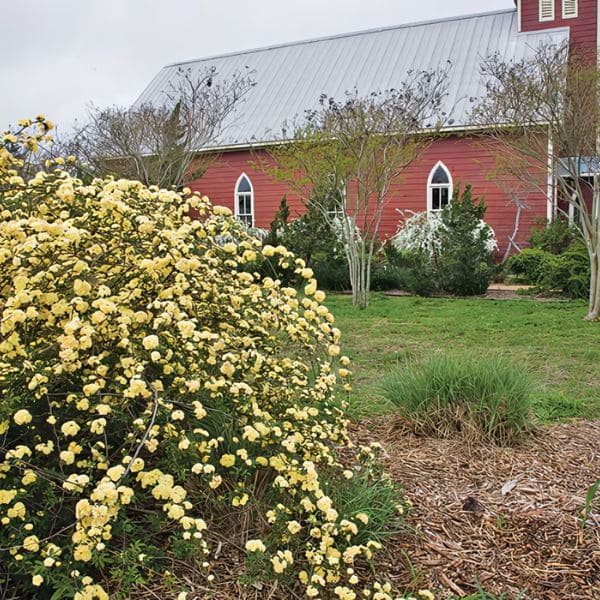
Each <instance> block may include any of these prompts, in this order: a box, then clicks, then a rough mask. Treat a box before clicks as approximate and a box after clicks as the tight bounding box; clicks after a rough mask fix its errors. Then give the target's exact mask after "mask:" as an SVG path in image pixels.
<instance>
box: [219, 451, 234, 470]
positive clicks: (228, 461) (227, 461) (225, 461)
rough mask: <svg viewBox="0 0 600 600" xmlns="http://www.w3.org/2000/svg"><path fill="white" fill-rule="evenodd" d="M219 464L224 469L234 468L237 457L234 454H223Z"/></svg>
mask: <svg viewBox="0 0 600 600" xmlns="http://www.w3.org/2000/svg"><path fill="white" fill-rule="evenodd" d="M219 463H220V464H221V465H222V466H223V467H233V465H234V464H235V456H234V455H233V454H223V456H221V459H220V460H219Z"/></svg>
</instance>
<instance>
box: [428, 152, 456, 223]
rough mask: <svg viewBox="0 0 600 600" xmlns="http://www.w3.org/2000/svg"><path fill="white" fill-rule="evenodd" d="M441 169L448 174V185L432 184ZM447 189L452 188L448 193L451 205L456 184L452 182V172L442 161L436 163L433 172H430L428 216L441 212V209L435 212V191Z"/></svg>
mask: <svg viewBox="0 0 600 600" xmlns="http://www.w3.org/2000/svg"><path fill="white" fill-rule="evenodd" d="M439 167H442V169H444V171H445V172H446V175H448V183H432V179H433V176H434V175H435V172H436V171H437V170H438V168H439ZM445 187H449V188H450V190H449V192H448V204H450V202H452V194H453V193H454V182H453V180H452V173H451V172H450V169H449V168H448V167H447V166H446V165H445V164H444V163H443V162H442V161H441V160H439V161H438V162H437V163H435V165H434V167H433V169H431V171H430V172H429V177H428V178H427V214H428V215H430V214H431V213H438V212H440V209H435V210H433V190H434V189H440V188H445Z"/></svg>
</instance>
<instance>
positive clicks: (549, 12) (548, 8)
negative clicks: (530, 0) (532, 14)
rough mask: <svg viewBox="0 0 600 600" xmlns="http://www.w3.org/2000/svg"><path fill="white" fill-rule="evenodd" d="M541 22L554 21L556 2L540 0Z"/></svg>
mask: <svg viewBox="0 0 600 600" xmlns="http://www.w3.org/2000/svg"><path fill="white" fill-rule="evenodd" d="M540 21H554V0H540Z"/></svg>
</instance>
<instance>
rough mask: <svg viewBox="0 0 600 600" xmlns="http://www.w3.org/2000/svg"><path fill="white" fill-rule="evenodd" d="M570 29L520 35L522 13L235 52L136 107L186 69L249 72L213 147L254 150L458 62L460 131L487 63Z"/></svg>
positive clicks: (198, 63)
mask: <svg viewBox="0 0 600 600" xmlns="http://www.w3.org/2000/svg"><path fill="white" fill-rule="evenodd" d="M568 39H569V30H568V28H560V29H548V30H544V31H540V32H533V33H518V31H517V13H516V11H514V10H510V11H500V12H493V13H486V14H480V15H471V16H466V17H457V18H454V19H444V20H441V21H431V22H426V23H415V24H410V25H400V26H397V27H387V28H383V29H376V30H369V31H363V32H357V33H350V34H346V35H337V36H332V37H328V38H320V39H314V40H307V41H302V42H295V43H290V44H283V45H280V46H273V47H268V48H259V49H256V50H248V51H244V52H235V53H231V54H226V55H222V56H214V57H209V58H204V59H200V60H195V61H187V62H185V63H177V64H173V65H168V66H166V67H164V68H163V69H162V70H161V71H160V72H159V73H158V74H157V75H156V77H155V78H154V79H153V80H152V81H151V82H150V84H149V85H148V87H147V88H146V89H145V90H144V92H143V93H142V94H141V96H140V97H139V98H138V99H137V100H136V102H135V104H134V106H139V105H140V104H144V103H150V104H155V105H160V104H162V103H163V102H164V100H165V96H164V93H165V90H167V89H168V87H169V82H170V81H173V79H174V78H176V77H177V71H178V69H179V68H180V67H183V68H185V69H190V70H191V72H192V76H193V72H194V71H197V72H199V73H200V72H203V71H204V69H206V68H208V67H212V66H214V67H215V68H216V70H217V72H218V73H219V76H220V77H221V78H223V79H228V78H230V77H231V76H232V75H233V74H234V73H235V72H236V71H242V70H244V69H245V68H249V69H250V70H252V71H253V72H254V78H255V80H256V85H255V86H254V87H253V88H252V89H251V90H250V91H249V92H248V94H247V95H246V96H245V98H244V101H243V102H241V103H240V104H239V105H238V107H237V108H236V110H235V112H234V113H233V114H231V115H230V116H229V117H228V119H227V121H226V122H225V123H224V127H223V133H222V135H221V136H220V137H219V139H217V140H215V142H214V145H213V147H229V146H236V145H239V146H247V145H250V144H253V143H257V142H261V143H265V142H272V141H277V140H278V139H281V130H282V126H283V124H284V122H285V121H291V120H293V119H294V118H295V117H301V116H302V115H303V114H304V111H306V110H310V109H313V108H316V107H317V106H318V100H319V97H320V96H321V95H322V94H327V95H328V96H333V97H336V98H343V96H344V93H345V92H346V91H349V90H352V89H354V88H357V89H358V91H359V92H360V93H364V94H367V93H370V92H373V91H383V90H386V89H389V88H391V87H394V86H395V85H396V86H397V85H398V83H399V82H401V81H402V80H403V78H404V77H405V76H406V73H407V72H408V71H409V70H411V69H413V70H433V69H436V68H438V67H440V66H443V65H445V64H446V62H447V61H450V62H451V63H452V67H451V71H450V82H449V90H448V96H447V98H446V102H445V107H444V109H443V110H445V111H446V112H447V113H448V115H449V117H448V118H449V119H452V120H453V126H454V127H464V126H468V125H469V122H468V118H469V117H468V115H469V110H470V108H471V102H470V100H469V99H470V98H477V97H480V96H482V95H483V93H484V84H483V82H482V80H481V76H480V72H479V64H480V61H481V60H482V59H483V58H485V57H487V56H490V55H492V54H495V53H499V54H500V55H501V56H502V57H503V58H504V60H510V59H515V60H518V59H520V58H523V57H525V56H529V55H532V54H533V52H534V51H535V49H536V48H537V47H538V46H539V45H540V44H543V43H552V44H562V43H564V42H565V41H567V40H568Z"/></svg>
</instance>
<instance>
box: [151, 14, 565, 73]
mask: <svg viewBox="0 0 600 600" xmlns="http://www.w3.org/2000/svg"><path fill="white" fill-rule="evenodd" d="M516 12H517V9H516V8H504V9H499V10H491V11H487V12H482V13H471V14H467V15H459V16H457V17H444V18H441V19H430V20H427V21H413V22H412V23H403V24H400V25H388V26H386V27H374V28H372V29H363V30H360V31H350V32H348V33H337V34H334V35H325V36H321V37H315V38H307V39H304V40H296V41H293V42H284V43H282V44H272V45H270V46H261V47H258V48H250V49H247V50H235V51H233V52H225V53H223V54H213V55H211V56H204V57H202V58H191V59H189V60H183V61H177V62H173V63H168V64H166V65H164V66H163V69H167V68H169V67H177V66H179V65H188V64H191V63H196V62H204V61H206V60H215V59H217V58H227V57H229V56H239V55H242V54H253V53H255V52H265V51H267V50H275V49H276V48H288V47H290V46H301V45H304V44H313V43H316V42H324V41H326V40H336V39H340V38H348V37H355V36H358V35H366V34H370V33H381V32H384V31H393V30H396V29H408V28H409V27H421V26H425V25H434V24H436V23H446V22H450V21H464V20H466V19H475V18H477V17H489V16H491V15H503V14H508V13H516ZM553 29H554V28H553ZM556 29H563V27H557V28H556ZM527 33H537V32H527Z"/></svg>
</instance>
